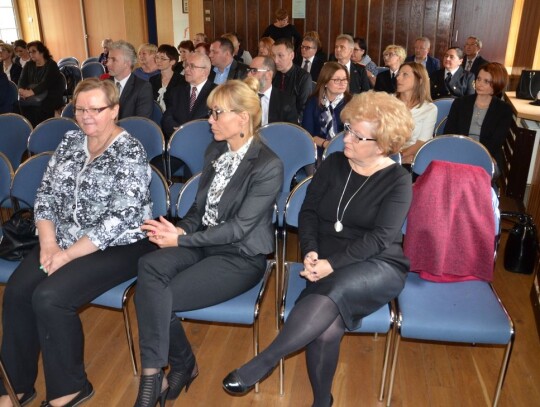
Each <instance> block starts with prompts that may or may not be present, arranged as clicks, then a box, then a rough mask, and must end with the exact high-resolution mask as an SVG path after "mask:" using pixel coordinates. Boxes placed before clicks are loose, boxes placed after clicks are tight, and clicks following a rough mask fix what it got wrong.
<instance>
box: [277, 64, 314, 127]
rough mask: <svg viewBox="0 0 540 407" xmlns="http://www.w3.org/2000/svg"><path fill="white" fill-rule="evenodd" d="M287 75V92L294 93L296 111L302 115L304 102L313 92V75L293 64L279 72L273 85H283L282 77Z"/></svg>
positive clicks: (278, 86)
mask: <svg viewBox="0 0 540 407" xmlns="http://www.w3.org/2000/svg"><path fill="white" fill-rule="evenodd" d="M283 75H285V89H284V91H285V93H288V94H289V95H292V96H294V97H295V99H296V111H297V112H298V115H299V116H300V117H301V116H302V112H303V111H304V104H305V103H306V100H307V98H308V97H309V95H311V93H312V92H313V81H312V80H311V76H310V75H309V74H308V73H307V72H306V71H304V70H303V69H302V68H300V67H299V66H297V65H295V64H293V65H292V67H291V68H290V69H289V70H288V71H287V72H286V73H285V74H283V72H277V73H276V75H275V76H274V79H273V80H272V86H273V87H275V88H276V89H280V87H281V79H282V77H283Z"/></svg>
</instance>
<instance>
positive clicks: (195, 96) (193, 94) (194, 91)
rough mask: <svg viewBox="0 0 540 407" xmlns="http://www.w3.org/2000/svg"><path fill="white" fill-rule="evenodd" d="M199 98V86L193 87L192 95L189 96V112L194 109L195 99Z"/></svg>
mask: <svg viewBox="0 0 540 407" xmlns="http://www.w3.org/2000/svg"><path fill="white" fill-rule="evenodd" d="M196 100H197V88H196V87H195V86H194V87H192V88H191V95H190V97H189V112H190V113H191V112H192V111H193V106H195V101H196Z"/></svg>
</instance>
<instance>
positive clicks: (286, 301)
mask: <svg viewBox="0 0 540 407" xmlns="http://www.w3.org/2000/svg"><path fill="white" fill-rule="evenodd" d="M310 182H311V177H309V178H306V179H305V180H303V181H302V182H301V183H300V184H298V185H297V186H296V187H295V188H294V189H293V191H292V192H291V193H290V195H289V197H288V199H287V205H286V208H285V219H284V220H285V228H284V237H283V247H284V248H285V250H284V251H283V259H282V264H284V285H283V290H282V297H281V306H280V311H279V313H280V325H283V324H284V323H285V321H286V320H287V317H288V316H289V313H290V311H291V310H292V308H293V306H294V303H295V302H296V300H297V298H298V296H299V295H300V293H301V292H302V290H303V289H304V288H305V287H306V280H305V279H303V278H302V277H300V272H301V271H302V270H303V269H304V264H303V263H297V262H288V261H286V248H287V231H288V229H293V230H297V229H298V215H299V213H300V209H301V207H302V203H303V202H304V198H305V196H306V191H307V188H308V186H309V184H310ZM393 326H394V312H393V310H392V308H391V306H390V304H387V305H384V306H382V307H381V308H379V309H378V310H377V311H375V312H374V313H372V314H370V315H368V316H366V317H365V318H364V319H363V320H362V324H361V326H360V327H359V328H358V329H356V330H354V331H347V332H348V333H370V334H386V346H385V351H384V360H383V369H382V374H381V387H380V391H379V401H382V399H383V397H384V390H385V382H386V380H385V379H386V372H387V367H388V360H389V355H390V345H391V343H392V334H393V330H392V328H393ZM279 367H280V375H279V392H280V394H281V395H283V388H284V376H285V363H284V360H281V361H280V364H279Z"/></svg>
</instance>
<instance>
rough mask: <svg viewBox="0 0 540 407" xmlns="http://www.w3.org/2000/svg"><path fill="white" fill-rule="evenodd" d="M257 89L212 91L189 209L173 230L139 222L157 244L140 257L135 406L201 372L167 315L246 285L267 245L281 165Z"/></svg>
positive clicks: (253, 280)
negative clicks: (265, 138)
mask: <svg viewBox="0 0 540 407" xmlns="http://www.w3.org/2000/svg"><path fill="white" fill-rule="evenodd" d="M254 82H255V81H254ZM257 88H258V87H254V88H249V86H248V85H247V84H245V83H243V82H242V81H238V80H231V81H227V82H226V83H224V84H223V85H220V86H218V87H217V88H216V89H214V90H213V91H212V93H211V94H210V96H209V97H208V107H209V108H210V111H211V114H210V118H209V119H208V121H209V122H210V125H211V127H212V132H213V133H214V139H215V141H214V142H212V143H211V144H210V146H209V147H208V149H207V150H206V154H205V162H204V167H203V171H202V175H201V179H200V182H199V189H198V191H197V194H196V198H195V202H194V204H193V206H192V207H191V209H190V210H189V212H188V213H187V215H186V216H185V217H184V218H183V219H182V220H181V221H180V222H179V223H177V225H176V226H175V225H173V224H172V223H170V222H168V221H167V220H165V219H164V218H162V217H161V218H160V219H159V220H157V221H155V220H148V221H145V223H144V225H143V226H142V227H141V229H143V230H144V231H145V232H146V233H147V235H148V236H149V238H150V241H151V242H153V243H155V244H157V245H158V246H159V247H160V249H159V250H158V251H157V252H155V255H148V256H145V257H144V258H143V259H141V261H140V262H139V276H138V281H137V294H136V295H135V306H136V310H137V319H138V321H139V344H140V350H141V365H142V375H141V381H140V385H139V394H138V396H137V401H136V403H135V406H136V407H154V406H155V405H156V404H157V402H158V401H159V402H160V404H161V406H163V405H164V401H165V399H169V400H173V399H176V398H177V397H178V396H179V395H180V393H181V392H182V390H183V389H184V388H186V390H187V389H188V388H189V386H190V384H191V383H192V382H193V380H194V379H195V378H196V377H197V376H198V374H199V367H198V366H197V363H196V360H195V355H194V354H193V351H192V348H191V345H190V343H189V341H188V339H187V337H186V334H185V332H184V329H183V327H182V322H181V321H180V320H179V319H178V318H177V317H176V316H175V314H174V312H175V311H184V310H192V309H198V308H204V307H208V306H211V305H214V304H219V303H220V302H223V301H226V300H228V299H230V298H233V297H236V296H237V295H239V294H241V293H243V292H245V291H247V290H249V289H250V288H252V287H253V286H255V285H256V284H257V283H258V282H259V281H260V280H261V278H262V277H263V275H264V271H265V269H266V256H267V254H268V253H272V252H273V251H274V228H273V226H272V213H273V207H274V203H275V202H276V198H277V196H278V194H279V192H280V190H281V184H282V182H283V166H282V163H281V160H280V159H279V158H278V157H277V156H276V155H275V154H274V153H273V152H272V150H270V149H269V148H268V147H267V146H266V145H265V144H264V143H262V142H261V140H260V139H259V132H258V130H259V126H260V122H261V106H260V102H259V98H258V96H257ZM167 365H170V370H169V373H168V374H167V376H166V377H165V375H164V372H163V368H164V367H166V366H167ZM208 370H209V371H211V370H212V366H208ZM210 374H211V373H210Z"/></svg>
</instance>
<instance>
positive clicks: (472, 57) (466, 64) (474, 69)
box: [461, 36, 489, 78]
mask: <svg viewBox="0 0 540 407" xmlns="http://www.w3.org/2000/svg"><path fill="white" fill-rule="evenodd" d="M481 49H482V41H480V39H479V38H478V37H473V36H471V37H469V38H467V41H465V46H464V47H463V51H465V58H463V63H462V64H461V66H462V67H463V69H464V70H465V71H467V72H470V73H472V74H474V77H475V78H476V77H477V76H478V72H480V67H481V66H482V65H484V64H487V63H489V61H488V60H487V59H485V58H482V56H481V55H480V50H481Z"/></svg>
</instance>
